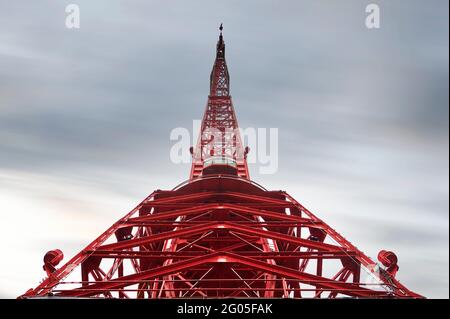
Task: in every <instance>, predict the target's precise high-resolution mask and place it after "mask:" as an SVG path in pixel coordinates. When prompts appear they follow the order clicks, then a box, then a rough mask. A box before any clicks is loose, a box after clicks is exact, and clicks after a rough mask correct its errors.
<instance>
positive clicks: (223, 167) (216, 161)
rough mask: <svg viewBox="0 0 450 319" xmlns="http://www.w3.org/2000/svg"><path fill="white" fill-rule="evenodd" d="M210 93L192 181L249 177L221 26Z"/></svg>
mask: <svg viewBox="0 0 450 319" xmlns="http://www.w3.org/2000/svg"><path fill="white" fill-rule="evenodd" d="M219 30H220V35H219V41H217V48H216V59H215V61H214V65H213V68H212V71H211V77H210V92H209V96H208V103H207V105H206V110H205V114H204V115H203V120H202V125H201V128H200V136H199V139H198V142H197V146H196V147H195V148H192V150H191V152H192V169H191V175H190V179H191V180H193V179H196V178H198V177H202V176H205V175H213V174H216V175H235V176H239V177H242V178H249V174H248V167H247V160H246V155H247V152H248V148H247V149H245V148H244V147H243V144H242V140H241V135H240V133H239V127H238V123H237V119H236V114H235V113H234V108H233V102H232V101H231V96H230V76H229V74H228V67H227V63H226V61H225V42H224V40H223V35H222V30H223V26H222V24H221V25H220V28H219Z"/></svg>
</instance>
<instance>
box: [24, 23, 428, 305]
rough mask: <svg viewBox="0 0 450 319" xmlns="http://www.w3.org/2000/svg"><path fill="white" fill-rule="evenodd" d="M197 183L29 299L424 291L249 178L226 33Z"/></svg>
mask: <svg viewBox="0 0 450 319" xmlns="http://www.w3.org/2000/svg"><path fill="white" fill-rule="evenodd" d="M220 31H221V32H220V36H219V41H218V43H217V53H216V60H215V62H214V67H213V71H212V73H211V90H210V95H209V98H208V103H207V108H206V111H205V115H204V117H203V122H202V126H201V132H200V137H199V140H198V144H197V146H196V148H195V149H194V148H193V149H192V155H193V161H192V170H191V176H190V179H189V180H188V181H186V182H185V183H183V184H181V185H180V186H178V187H176V188H174V189H173V190H170V191H162V190H157V191H155V192H153V193H152V194H150V195H149V196H148V197H147V198H145V199H144V200H143V201H142V202H141V203H140V204H139V205H138V206H137V207H136V208H134V209H133V210H132V211H131V212H129V213H128V214H126V215H125V216H124V217H123V218H122V219H120V220H119V221H117V222H116V223H115V224H114V225H112V226H111V227H110V228H109V229H108V230H107V231H105V232H104V233H103V234H102V235H100V236H99V237H98V238H97V239H95V240H94V241H93V242H92V243H91V244H89V245H88V246H87V247H86V248H84V249H83V250H82V251H81V252H79V253H78V254H77V255H76V256H74V257H73V258H72V259H70V260H69V261H67V262H66V263H65V264H64V265H63V266H62V267H60V268H58V264H59V263H60V261H61V260H62V259H63V254H62V252H61V251H60V250H58V249H55V250H52V251H50V252H48V253H47V254H46V255H45V258H44V270H45V271H46V273H47V275H48V277H47V278H46V279H45V280H44V281H43V282H42V283H41V284H39V285H38V286H37V287H36V288H34V289H30V290H28V291H27V292H26V293H25V294H24V295H22V296H20V298H33V297H42V296H53V297H83V298H84V297H97V298H98V297H104V298H235V297H239V298H339V297H355V298H422V296H420V295H419V294H416V293H414V292H412V291H410V290H409V289H407V288H406V287H405V286H403V285H402V284H401V283H400V282H399V281H398V280H396V279H395V274H396V273H397V271H398V269H399V268H398V265H397V263H398V260H397V257H396V256H395V254H394V253H392V252H390V251H384V250H383V251H381V252H380V254H379V259H380V262H381V263H382V265H383V267H380V266H379V265H378V264H376V263H375V262H374V261H372V260H371V259H370V258H369V257H368V256H366V255H365V254H364V253H363V252H361V251H360V250H359V249H358V248H357V247H355V246H354V245H352V244H351V243H350V242H349V241H347V240H346V239H345V238H344V237H343V236H341V235H340V234H339V233H337V232H336V231H335V230H334V229H333V228H331V227H330V226H329V225H327V224H326V223H325V222H324V221H323V220H320V219H319V218H317V217H316V216H315V215H314V214H312V213H311V212H310V211H309V210H307V209H306V208H305V207H303V206H302V205H301V204H300V203H298V202H297V201H296V200H295V199H293V198H292V197H291V196H290V195H289V194H287V193H286V192H284V191H268V190H266V189H264V188H263V187H262V186H260V185H258V184H256V183H254V182H252V181H251V180H250V179H249V174H248V168H247V163H246V153H247V152H248V149H245V148H244V147H243V145H242V141H241V137H240V135H239V132H238V131H237V128H238V125H237V121H236V115H235V113H234V109H233V104H232V102H231V97H230V95H229V92H230V81H229V74H228V69H227V66H226V62H225V44H224V40H223V35H222V27H221V28H220Z"/></svg>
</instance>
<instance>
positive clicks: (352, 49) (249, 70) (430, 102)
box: [0, 0, 449, 298]
mask: <svg viewBox="0 0 450 319" xmlns="http://www.w3.org/2000/svg"><path fill="white" fill-rule="evenodd" d="M370 2H375V3H378V4H379V5H380V7H381V29H379V30H368V29H367V28H366V27H365V24H364V20H365V15H366V14H365V6H366V5H367V4H368V3H370ZM69 3H76V4H78V5H79V6H80V9H81V28H80V29H79V30H68V29H66V28H65V24H64V20H65V12H64V9H65V6H66V5H67V4H69ZM448 19H449V17H448V1H445V0H433V1H412V0H411V1H410V0H408V1H406V0H403V1H402V0H396V1H363V0H359V1H356V0H353V1H352V0H348V1H345V2H344V1H331V0H329V1H325V0H324V1H318V0H309V1H299V0H295V1H294V0H292V1H265V0H263V1H261V0H258V1H220V2H219V1H215V2H213V1H206V0H204V1H189V2H188V1H170V2H169V1H113V0H108V1H106V0H105V1H101V0H97V1H95V2H94V1H85V0H83V1H81V0H73V1H56V0H53V1H50V0H48V1H45V0H41V1H24V0H16V1H7V0H0V207H1V214H2V220H3V222H2V224H3V225H4V227H3V242H4V248H3V249H4V253H3V256H8V257H7V260H2V262H1V263H0V297H15V296H17V295H19V294H21V293H23V292H24V291H25V290H27V289H28V288H30V287H32V286H35V285H36V284H37V283H38V282H39V280H40V279H41V278H43V277H44V272H43V271H42V257H43V255H44V253H45V252H46V251H47V250H50V249H53V248H61V249H62V250H63V251H64V253H65V255H66V257H70V256H71V255H73V254H74V253H76V252H77V251H79V250H80V249H81V248H83V247H84V246H85V245H86V244H87V243H89V242H90V241H91V240H93V239H94V238H95V237H96V236H97V235H98V234H99V233H100V232H102V231H104V230H105V229H106V228H107V227H109V226H110V225H111V224H112V223H113V222H114V221H115V220H117V219H118V218H119V217H121V216H122V215H123V214H124V213H126V212H127V211H128V210H130V209H131V208H132V207H134V206H135V205H136V204H137V203H138V202H139V201H140V200H142V198H143V197H145V196H146V195H147V194H148V193H150V192H151V191H152V190H154V189H157V188H161V189H171V188H172V187H174V186H175V185H177V184H178V183H180V182H182V181H184V180H185V179H187V177H188V173H189V165H175V164H173V163H171V162H170V160H169V150H170V147H171V146H172V145H173V142H171V141H170V139H169V134H170V131H171V130H172V129H173V128H175V127H186V128H190V127H191V125H192V120H193V119H200V118H201V116H202V112H203V110H204V106H205V103H206V97H207V94H208V89H209V82H208V81H209V72H210V69H211V67H212V63H213V60H214V54H215V52H214V51H215V44H216V40H217V27H218V25H219V23H220V22H223V23H224V27H225V30H224V37H225V42H226V45H227V62H228V66H229V69H230V74H231V93H232V95H233V101H234V104H235V108H236V112H237V115H238V119H239V123H240V125H241V126H242V127H244V128H245V127H266V128H270V127H276V128H278V129H279V138H280V144H279V165H280V167H279V171H278V173H277V174H274V175H258V170H257V166H254V165H253V166H252V167H251V175H252V177H253V179H254V180H255V181H257V182H259V183H261V184H263V185H264V186H265V187H266V188H270V189H283V190H286V191H288V192H289V193H290V194H292V195H293V196H294V197H295V198H296V199H297V200H298V201H300V202H301V203H303V204H304V205H305V206H306V207H308V208H309V209H311V210H312V211H313V212H314V213H315V214H316V215H318V216H319V217H320V218H322V219H325V220H326V221H327V222H328V223H329V224H330V225H331V226H333V227H335V228H336V230H338V232H340V233H341V234H342V235H344V236H345V237H346V238H348V239H349V240H350V241H351V242H353V243H354V244H356V245H357V246H358V247H359V248H360V249H361V250H363V251H364V252H366V253H367V254H368V255H370V256H371V257H373V258H375V257H376V255H377V253H378V251H379V250H381V249H390V250H393V251H395V252H396V253H397V254H398V256H399V265H400V272H399V274H398V278H399V279H400V280H401V282H403V283H404V284H406V285H407V286H408V287H409V288H411V289H413V290H415V291H417V292H419V293H422V294H424V295H426V296H428V297H441V298H442V297H446V298H448V296H449V279H448V276H449V255H448V249H449V247H448V240H449V229H448V225H449V221H448V208H449V189H448V182H449V170H448V161H449V148H448V145H449V136H448V128H449V122H448V116H449V108H448V102H449V94H448V85H449V74H448V68H449V60H448V54H449V52H448V35H449V34H448V30H449V29H448V21H449V20H448ZM5 241H6V243H5Z"/></svg>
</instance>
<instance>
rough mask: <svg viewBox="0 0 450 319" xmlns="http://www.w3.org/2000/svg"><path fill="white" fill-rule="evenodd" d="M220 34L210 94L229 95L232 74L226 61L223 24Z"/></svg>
mask: <svg viewBox="0 0 450 319" xmlns="http://www.w3.org/2000/svg"><path fill="white" fill-rule="evenodd" d="M219 30H220V35H219V41H217V51H216V60H215V62H214V66H213V69H212V71H211V86H210V93H209V95H210V96H229V94H230V75H229V74H228V67H227V62H226V61H225V42H224V41H223V35H222V30H223V25H222V24H221V25H220V27H219Z"/></svg>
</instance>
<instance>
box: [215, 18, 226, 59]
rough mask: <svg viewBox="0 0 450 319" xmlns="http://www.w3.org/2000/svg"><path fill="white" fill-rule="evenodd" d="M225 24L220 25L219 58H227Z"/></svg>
mask: <svg viewBox="0 0 450 319" xmlns="http://www.w3.org/2000/svg"><path fill="white" fill-rule="evenodd" d="M222 30H223V23H221V24H220V27H219V31H220V35H219V41H218V42H217V58H225V43H224V41H223V35H222Z"/></svg>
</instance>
